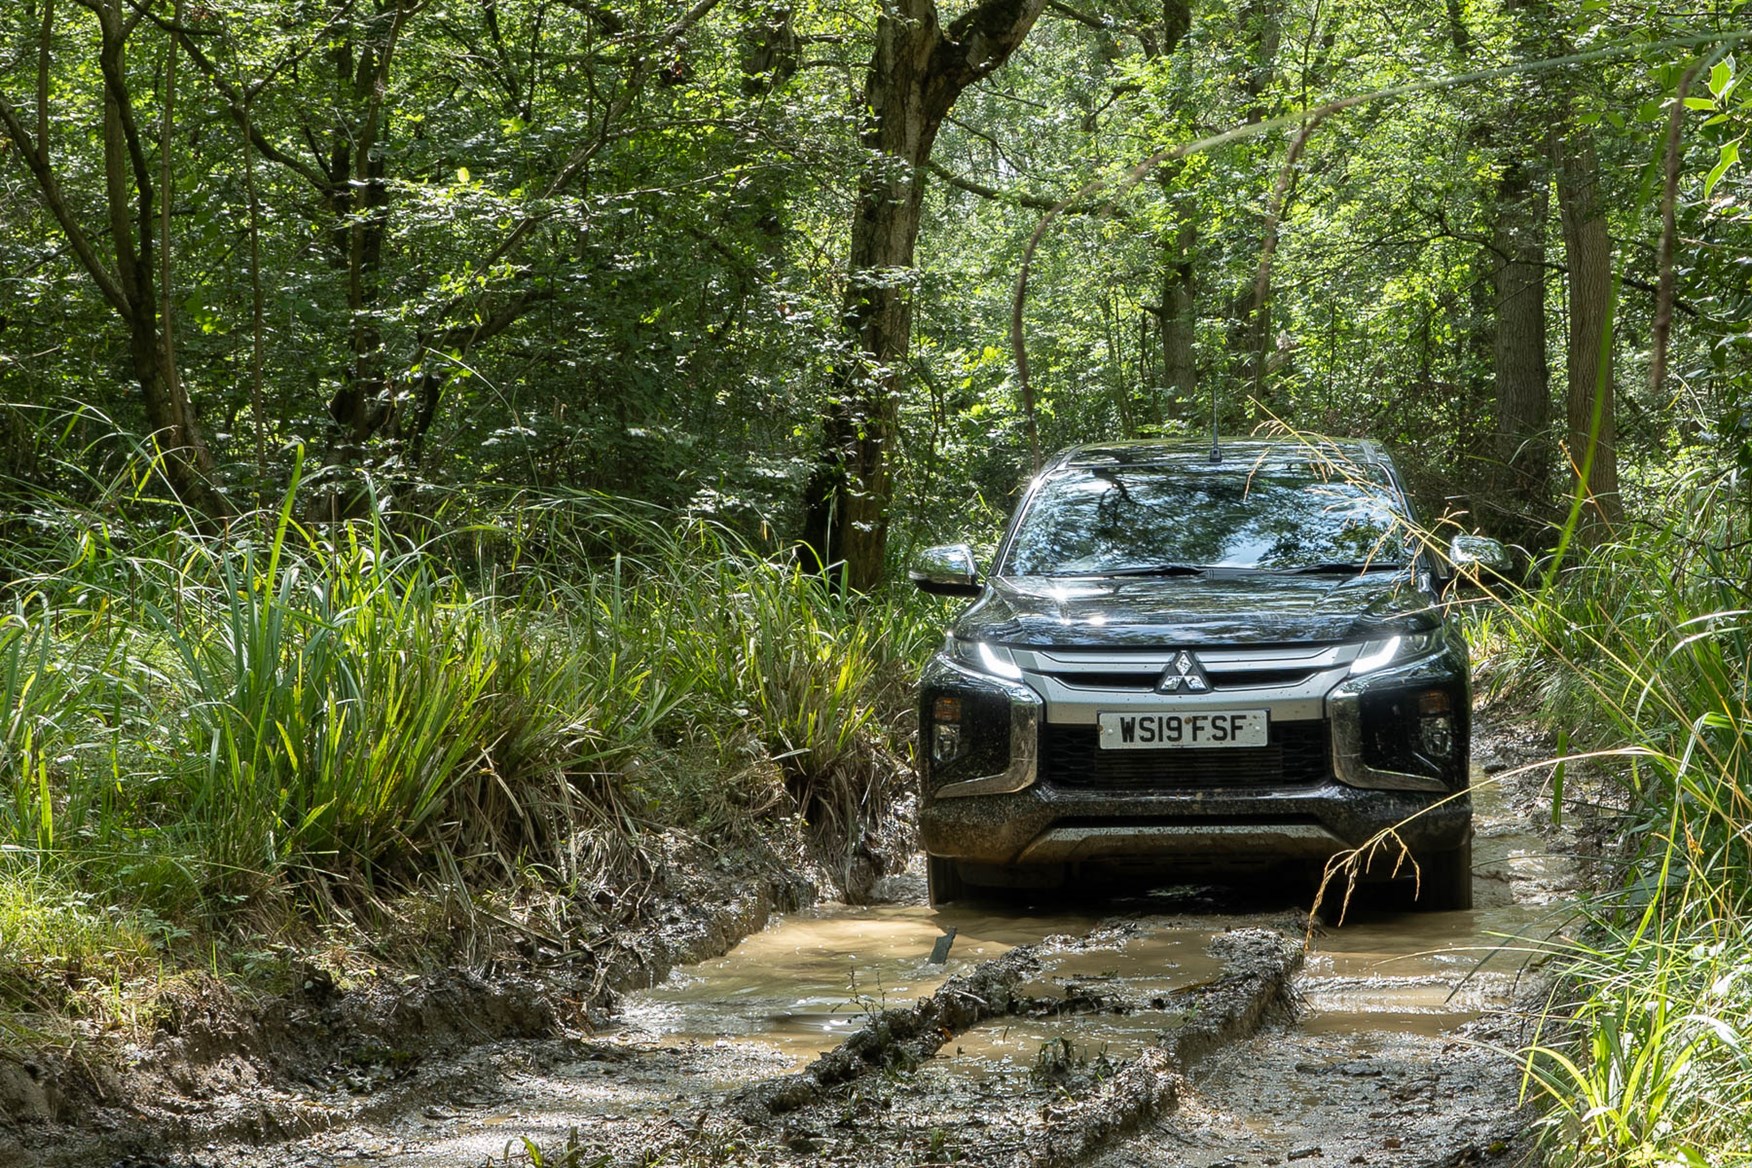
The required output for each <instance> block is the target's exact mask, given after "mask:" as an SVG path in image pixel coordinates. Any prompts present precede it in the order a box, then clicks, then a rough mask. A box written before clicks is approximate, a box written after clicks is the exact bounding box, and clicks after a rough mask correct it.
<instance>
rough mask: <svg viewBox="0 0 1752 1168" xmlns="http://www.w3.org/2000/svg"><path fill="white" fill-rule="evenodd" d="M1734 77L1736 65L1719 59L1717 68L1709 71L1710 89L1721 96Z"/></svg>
mask: <svg viewBox="0 0 1752 1168" xmlns="http://www.w3.org/2000/svg"><path fill="white" fill-rule="evenodd" d="M1733 79H1734V67H1733V66H1732V65H1730V64H1728V63H1727V62H1726V61H1717V62H1716V64H1715V68H1713V69H1711V70H1710V71H1709V91H1710V92H1711V93H1713V94H1715V95H1716V96H1717V97H1720V96H1721V95H1722V93H1723V91H1724V90H1726V89H1727V88H1728V82H1730V81H1732V80H1733Z"/></svg>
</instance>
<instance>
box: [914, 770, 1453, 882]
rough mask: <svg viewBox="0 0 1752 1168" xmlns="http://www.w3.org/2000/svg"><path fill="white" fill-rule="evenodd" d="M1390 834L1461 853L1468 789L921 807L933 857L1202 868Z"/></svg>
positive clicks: (1107, 796)
mask: <svg viewBox="0 0 1752 1168" xmlns="http://www.w3.org/2000/svg"><path fill="white" fill-rule="evenodd" d="M1388 831H1392V832H1395V833H1396V835H1397V837H1398V839H1399V841H1400V842H1401V843H1403V844H1404V845H1405V846H1406V847H1408V848H1410V849H1411V850H1412V851H1413V852H1420V853H1427V852H1435V851H1446V850H1449V849H1452V848H1457V847H1459V846H1460V845H1462V844H1464V843H1465V842H1466V841H1467V840H1468V839H1470V838H1471V832H1472V804H1471V801H1470V799H1469V798H1468V796H1467V793H1466V792H1465V791H1460V792H1458V793H1456V794H1454V795H1452V796H1448V797H1444V798H1441V799H1438V800H1432V799H1431V797H1430V796H1427V795H1422V794H1419V793H1416V792H1407V791H1368V790H1361V789H1358V788H1355V787H1347V786H1345V785H1344V784H1342V783H1338V782H1336V781H1334V782H1329V783H1325V784H1322V785H1320V786H1318V787H1312V788H1303V789H1299V790H1295V791H1285V790H1249V791H1247V792H1245V793H1233V794H1231V793H1216V792H1208V791H1191V792H1165V791H1154V792H1148V793H1141V792H1135V791H1128V792H1125V793H1123V794H1117V793H1106V792H1098V791H1078V790H1067V789H1064V788H1060V787H1057V786H1055V785H1053V784H1049V783H1041V784H1036V785H1035V786H1032V787H1029V788H1027V789H1026V790H1022V791H1016V792H1012V793H1009V794H1003V795H978V796H971V797H968V798H958V799H940V800H936V801H933V802H931V803H929V804H926V805H925V806H924V807H923V808H922V809H921V811H920V813H919V835H920V840H921V842H922V843H923V844H924V848H925V850H926V851H927V852H929V853H931V854H932V855H934V856H947V857H952V858H954V859H958V860H964V861H968V862H973V863H981V864H993V865H1000V866H1011V865H1019V864H1059V863H1074V862H1080V861H1085V860H1113V859H1154V860H1162V861H1170V862H1171V861H1175V860H1186V861H1188V862H1196V863H1198V864H1200V865H1201V866H1205V865H1208V864H1210V863H1212V862H1215V861H1222V860H1233V861H1236V862H1238V863H1257V862H1270V861H1281V860H1323V859H1325V858H1327V857H1329V856H1332V855H1334V854H1336V853H1338V852H1342V851H1345V850H1348V849H1350V848H1356V847H1361V846H1363V845H1364V844H1366V843H1368V842H1369V840H1371V839H1372V838H1374V837H1375V836H1377V835H1379V834H1381V833H1383V832H1388Z"/></svg>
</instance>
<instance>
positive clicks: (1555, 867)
mask: <svg viewBox="0 0 1752 1168" xmlns="http://www.w3.org/2000/svg"><path fill="white" fill-rule="evenodd" d="M1477 754H1478V756H1479V762H1480V763H1481V764H1482V766H1483V768H1484V769H1485V770H1495V771H1500V770H1502V769H1503V767H1505V766H1512V765H1514V764H1517V763H1519V762H1521V761H1524V760H1525V759H1526V758H1528V757H1537V756H1538V754H1537V745H1536V744H1531V743H1527V742H1516V741H1514V740H1513V739H1512V738H1511V737H1510V736H1508V735H1506V734H1505V733H1504V732H1501V731H1496V732H1493V733H1491V734H1487V735H1485V736H1484V739H1483V741H1481V742H1480V743H1479V744H1478V748H1477ZM1479 779H1480V786H1479V789H1478V794H1477V797H1476V801H1477V827H1478V841H1477V843H1476V845H1475V862H1476V866H1477V899H1478V903H1479V906H1480V907H1479V908H1478V909H1477V910H1475V911H1473V912H1467V913H1443V914H1415V913H1408V912H1396V911H1393V910H1392V909H1391V908H1390V907H1386V906H1384V905H1382V904H1380V903H1374V904H1371V903H1369V902H1368V901H1364V902H1363V903H1362V904H1360V905H1358V906H1356V907H1355V908H1354V909H1353V911H1352V913H1351V914H1350V916H1349V918H1348V919H1347V921H1346V923H1345V924H1344V925H1343V926H1342V927H1338V928H1326V927H1316V928H1315V929H1314V930H1312V931H1311V932H1310V931H1309V930H1308V929H1307V918H1306V917H1305V916H1304V915H1302V914H1301V913H1300V912H1299V911H1297V907H1296V905H1295V904H1294V903H1293V902H1292V901H1291V900H1290V899H1289V898H1288V897H1289V892H1288V890H1280V891H1278V892H1276V893H1275V894H1274V891H1273V890H1269V889H1258V888H1254V889H1219V888H1175V889H1168V890H1158V891H1152V892H1149V893H1147V894H1141V895H1140V894H1135V893H1134V894H1132V895H1129V896H1121V897H1112V898H1106V899H1095V898H1093V897H1091V898H1089V899H1088V902H1087V903H1079V902H1078V898H1077V896H1076V895H1075V894H1072V895H1071V896H1069V897H1066V898H1061V899H1060V900H1059V901H1056V902H1053V903H1049V904H1046V905H1042V906H1032V907H1028V908H1025V909H1017V908H1016V907H1014V906H1008V907H1006V908H1005V909H1004V910H1003V911H993V910H992V909H990V908H989V907H982V906H980V905H977V904H976V905H971V906H967V907H961V906H957V907H955V908H954V909H953V910H944V911H942V912H932V911H931V910H930V909H928V908H927V907H925V905H924V903H923V901H924V881H923V879H922V876H921V875H920V874H919V873H918V872H917V871H913V872H910V873H909V874H907V875H904V876H900V877H894V878H890V879H889V880H887V881H886V882H885V883H884V886H883V888H882V890H881V891H882V892H883V893H885V899H886V903H882V904H878V905H875V906H869V907H862V908H852V907H847V906H837V905H836V906H827V907H824V908H820V909H816V910H811V911H806V912H802V913H796V914H792V915H791V916H789V917H787V918H784V919H781V920H778V921H777V922H776V923H775V924H774V925H772V926H770V927H769V928H768V929H767V930H766V931H764V932H762V933H759V934H756V935H755V936H753V937H750V938H749V939H748V940H746V941H745V942H743V944H742V945H741V946H739V947H738V948H737V949H736V950H734V951H732V952H731V953H730V954H728V955H727V956H725V957H724V958H721V959H718V960H716V961H709V962H704V963H701V964H699V965H696V966H693V967H690V968H688V969H684V970H678V971H676V973H675V974H674V975H672V976H671V977H670V978H669V980H668V981H667V982H666V983H665V984H663V985H661V986H659V987H657V988H655V989H653V990H650V991H646V992H644V993H639V994H633V995H629V996H628V998H627V999H626V1001H625V1002H624V1003H623V1008H622V1010H621V1012H620V1013H619V1015H618V1018H617V1020H616V1022H615V1023H614V1025H613V1026H612V1027H611V1028H609V1029H605V1030H603V1031H600V1032H598V1033H597V1034H595V1035H593V1036H590V1037H588V1038H572V1039H567V1040H557V1041H543V1042H507V1043H500V1044H496V1045H488V1046H483V1047H479V1048H476V1049H474V1050H471V1051H469V1052H467V1053H465V1054H463V1055H461V1056H458V1057H457V1058H455V1059H453V1060H450V1061H448V1062H446V1063H444V1064H443V1065H441V1066H434V1067H427V1068H424V1069H423V1070H422V1073H421V1074H420V1076H419V1077H418V1083H417V1084H415V1083H409V1084H407V1085H406V1087H404V1088H401V1089H393V1090H385V1091H383V1092H382V1093H381V1094H380V1095H378V1096H377V1097H375V1098H372V1099H370V1100H369V1101H367V1102H366V1103H365V1104H364V1105H362V1106H361V1107H360V1108H359V1109H357V1110H356V1111H354V1112H353V1114H352V1115H350V1116H347V1117H345V1118H342V1117H340V1116H337V1117H336V1118H337V1120H338V1124H337V1126H335V1127H333V1128H331V1129H329V1130H327V1131H324V1132H321V1133H320V1134H316V1135H311V1136H307V1137H305V1138H302V1139H298V1140H294V1141H292V1142H290V1143H285V1144H281V1145H278V1146H275V1147H263V1146H260V1145H253V1146H223V1145H214V1144H208V1145H205V1146H197V1147H192V1148H189V1149H188V1151H187V1153H186V1158H182V1159H178V1160H174V1161H170V1162H172V1163H178V1164H200V1165H215V1166H216V1165H233V1164H237V1165H242V1164H250V1165H271V1166H274V1168H282V1166H284V1168H290V1166H292V1165H324V1166H326V1165H331V1164H336V1163H342V1162H349V1163H350V1162H357V1161H361V1160H387V1161H391V1162H394V1163H396V1164H406V1165H410V1166H419V1168H424V1166H428V1165H430V1166H438V1165H444V1166H461V1165H480V1164H487V1163H493V1164H500V1163H512V1164H516V1163H527V1162H528V1156H527V1154H526V1153H525V1151H524V1149H525V1145H524V1142H523V1141H524V1139H525V1138H527V1139H529V1140H532V1141H534V1143H535V1144H536V1145H537V1146H539V1147H540V1148H541V1150H542V1152H543V1153H544V1155H545V1157H546V1162H547V1163H550V1164H556V1163H557V1164H580V1165H596V1164H602V1165H609V1164H615V1165H618V1164H635V1165H650V1164H678V1165H689V1164H797V1165H807V1164H857V1165H920V1164H940V1163H966V1164H976V1165H1027V1166H1040V1168H1048V1166H1058V1165H1072V1164H1077V1165H1084V1164H1086V1165H1099V1166H1103V1168H1120V1166H1121V1165H1126V1166H1130V1165H1163V1166H1167V1165H1191V1166H1198V1168H1217V1166H1235V1168H1239V1166H1241V1165H1270V1164H1286V1163H1299V1164H1311V1165H1320V1164H1371V1165H1435V1164H1461V1163H1474V1162H1481V1163H1489V1162H1502V1163H1510V1162H1513V1161H1514V1160H1516V1159H1517V1158H1518V1157H1519V1154H1520V1153H1522V1152H1524V1151H1525V1149H1526V1146H1527V1145H1526V1140H1525V1139H1524V1135H1525V1125H1526V1115H1525V1113H1524V1112H1523V1111H1522V1110H1521V1109H1520V1108H1519V1106H1518V1103H1519V1099H1518V1091H1519V1076H1518V1070H1517V1067H1516V1065H1515V1063H1514V1061H1513V1059H1512V1057H1510V1056H1509V1055H1507V1054H1505V1053H1504V1052H1505V1051H1508V1050H1512V1049H1513V1048H1515V1047H1516V1046H1517V1045H1519V1044H1520V1042H1522V1041H1523V1040H1524V1034H1523V1031H1522V1027H1523V1024H1524V1022H1523V1019H1524V1014H1523V1007H1524V1006H1525V1005H1526V1004H1527V1003H1528V1001H1529V993H1530V985H1529V981H1530V979H1529V978H1528V976H1527V974H1526V970H1525V961H1524V959H1523V957H1522V956H1521V955H1520V954H1518V953H1515V952H1512V951H1503V950H1501V949H1499V947H1501V946H1504V945H1507V946H1510V947H1511V948H1512V947H1513V946H1515V945H1516V942H1515V941H1513V940H1511V938H1513V937H1514V936H1516V935H1521V936H1527V937H1542V936H1544V935H1546V934H1547V933H1548V932H1549V931H1550V930H1551V928H1552V927H1553V925H1554V924H1555V923H1556V921H1557V919H1558V918H1559V915H1560V912H1559V909H1560V906H1561V903H1562V901H1563V899H1564V898H1565V896H1566V895H1567V894H1568V893H1569V892H1570V891H1572V873H1571V869H1570V866H1569V865H1568V864H1567V862H1566V861H1565V860H1563V859H1562V858H1561V856H1560V855H1559V853H1560V852H1562V851H1563V850H1565V845H1564V844H1563V842H1562V841H1554V840H1553V839H1551V838H1549V837H1548V835H1546V834H1542V833H1541V824H1542V820H1543V817H1544V815H1545V813H1546V809H1545V806H1544V804H1543V803H1542V802H1541V800H1540V793H1539V790H1538V782H1537V777H1536V776H1528V777H1526V778H1523V779H1519V780H1515V781H1511V782H1505V783H1501V784H1498V783H1495V782H1492V781H1489V780H1487V779H1486V778H1485V776H1484V775H1483V774H1481V775H1480V776H1479ZM915 867H916V865H915ZM950 928H953V929H954V930H955V937H954V940H953V941H952V942H951V943H950V944H949V952H948V957H947V960H946V961H945V962H943V963H942V964H933V963H932V962H930V961H929V956H930V954H931V952H932V950H933V949H934V948H940V947H941V944H940V942H941V938H942V937H944V936H945V935H946V933H947V931H948V930H949V929H950ZM1493 950H1497V951H1495V952H1493Z"/></svg>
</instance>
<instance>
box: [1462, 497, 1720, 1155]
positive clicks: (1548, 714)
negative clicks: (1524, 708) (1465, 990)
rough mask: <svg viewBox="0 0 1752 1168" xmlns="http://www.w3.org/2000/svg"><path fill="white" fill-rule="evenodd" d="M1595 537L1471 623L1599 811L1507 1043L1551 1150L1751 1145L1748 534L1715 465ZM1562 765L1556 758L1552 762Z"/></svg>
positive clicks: (1571, 794)
mask: <svg viewBox="0 0 1752 1168" xmlns="http://www.w3.org/2000/svg"><path fill="white" fill-rule="evenodd" d="M1640 513H1641V518H1638V519H1635V520H1632V521H1630V522H1629V523H1627V524H1625V525H1624V526H1623V527H1622V528H1621V529H1620V530H1619V531H1618V532H1616V533H1615V534H1616V538H1615V539H1614V540H1612V541H1610V542H1606V543H1603V544H1601V545H1600V546H1598V547H1596V548H1594V549H1592V550H1591V551H1590V552H1589V553H1588V554H1587V555H1586V556H1585V558H1583V559H1581V560H1580V561H1579V562H1578V563H1576V565H1575V566H1573V567H1570V568H1567V569H1564V570H1562V571H1561V572H1560V573H1558V574H1556V575H1555V577H1554V579H1552V581H1551V582H1550V584H1549V585H1548V586H1547V587H1544V588H1542V589H1538V590H1535V591H1533V592H1531V593H1529V594H1527V595H1525V596H1520V597H1515V598H1513V600H1512V603H1509V604H1505V605H1503V606H1500V607H1498V608H1496V609H1494V610H1493V611H1492V613H1491V614H1490V615H1489V616H1488V617H1484V618H1482V620H1481V624H1480V627H1479V630H1478V631H1479V632H1480V633H1481V634H1482V635H1483V638H1484V640H1485V642H1486V644H1487V645H1488V646H1489V647H1490V657H1491V660H1490V664H1489V669H1488V670H1487V671H1486V674H1485V676H1486V678H1487V679H1488V681H1489V684H1490V685H1492V686H1493V687H1495V688H1497V689H1499V690H1506V691H1510V692H1516V693H1519V694H1522V695H1526V696H1529V697H1532V698H1534V699H1535V700H1536V701H1537V703H1538V705H1539V707H1540V709H1541V712H1542V716H1543V718H1544V719H1545V720H1546V721H1547V723H1548V724H1549V725H1551V726H1552V727H1553V728H1554V729H1555V730H1556V732H1557V736H1558V740H1559V743H1560V750H1563V751H1564V752H1565V753H1567V754H1569V755H1571V756H1572V757H1573V756H1574V755H1577V754H1582V753H1588V752H1603V753H1602V754H1600V755H1599V757H1597V758H1596V759H1595V760H1594V761H1593V762H1591V763H1590V764H1589V767H1588V771H1587V781H1588V782H1589V784H1590V789H1589V790H1588V791H1587V792H1585V793H1581V794H1580V795H1579V794H1578V792H1577V791H1576V790H1575V789H1574V786H1573V783H1574V781H1575V780H1574V778H1573V777H1572V778H1571V779H1570V782H1571V784H1572V785H1571V787H1570V789H1569V790H1567V791H1566V789H1565V779H1564V771H1565V770H1566V769H1569V767H1570V766H1572V765H1573V764H1561V765H1558V766H1555V767H1554V768H1553V773H1554V783H1553V790H1552V799H1553V804H1554V808H1553V810H1554V814H1558V813H1561V810H1562V804H1563V803H1564V802H1565V801H1568V800H1572V799H1574V798H1577V797H1586V798H1588V799H1591V800H1594V801H1597V802H1600V803H1602V804H1605V805H1607V806H1608V807H1610V808H1612V809H1613V810H1615V811H1616V817H1615V819H1614V820H1613V826H1614V828H1615V831H1614V833H1613V834H1614V836H1615V837H1616V838H1615V840H1614V845H1615V846H1614V849H1613V850H1612V851H1611V852H1610V853H1609V854H1608V855H1607V856H1606V857H1603V859H1604V861H1605V867H1604V869H1603V870H1604V872H1605V873H1606V878H1605V881H1604V883H1605V885H1606V887H1605V891H1603V892H1601V893H1600V894H1599V895H1598V896H1596V897H1595V898H1593V899H1592V900H1590V901H1589V902H1587V903H1585V904H1584V905H1583V907H1582V912H1583V914H1584V922H1583V927H1582V928H1580V929H1578V930H1575V931H1574V934H1573V935H1574V937H1575V938H1576V939H1574V940H1572V941H1569V942H1567V943H1565V944H1563V945H1561V946H1559V947H1557V948H1556V949H1555V950H1554V956H1555V957H1556V958H1557V961H1558V963H1559V967H1560V968H1561V970H1562V971H1563V974H1564V976H1562V977H1561V978H1560V979H1559V983H1558V984H1559V986H1560V989H1559V991H1558V994H1557V996H1556V997H1555V998H1554V999H1553V1002H1552V1006H1551V1009H1550V1010H1549V1012H1548V1014H1547V1016H1546V1018H1545V1019H1544V1021H1543V1022H1542V1025H1541V1029H1540V1034H1539V1037H1538V1038H1537V1040H1536V1041H1535V1042H1534V1043H1533V1044H1532V1045H1531V1046H1530V1048H1529V1050H1528V1051H1527V1052H1526V1068H1527V1077H1528V1084H1529V1086H1530V1087H1531V1088H1532V1089H1533V1090H1535V1091H1536V1092H1537V1093H1538V1094H1540V1095H1541V1096H1542V1097H1543V1098H1544V1099H1545V1100H1546V1102H1547V1103H1548V1104H1549V1110H1548V1112H1547V1117H1546V1129H1547V1130H1546V1134H1547V1135H1548V1137H1549V1138H1548V1140H1547V1151H1548V1154H1549V1156H1550V1157H1551V1160H1552V1162H1554V1163H1557V1164H1560V1165H1578V1166H1580V1165H1657V1164H1659V1165H1667V1164H1727V1163H1744V1162H1747V1161H1752V1121H1748V1119H1747V1116H1748V1115H1752V1057H1749V1051H1748V1048H1747V1040H1748V1037H1752V695H1749V691H1748V686H1749V680H1748V663H1749V662H1752V592H1749V591H1748V589H1749V586H1752V585H1749V581H1752V550H1749V549H1752V530H1749V524H1748V510H1747V506H1746V495H1745V485H1744V484H1743V483H1742V482H1741V481H1740V480H1739V479H1738V477H1737V476H1736V475H1735V474H1734V473H1732V472H1725V471H1713V472H1712V471H1708V470H1703V469H1696V468H1693V469H1689V470H1687V471H1685V472H1684V473H1681V474H1676V475H1675V476H1674V477H1673V478H1672V479H1671V480H1670V481H1669V482H1668V483H1667V484H1665V488H1664V492H1663V494H1662V495H1661V496H1659V497H1657V498H1655V499H1652V500H1650V501H1648V502H1646V503H1645V505H1644V506H1643V507H1642V508H1640ZM1572 775H1573V772H1572Z"/></svg>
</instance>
